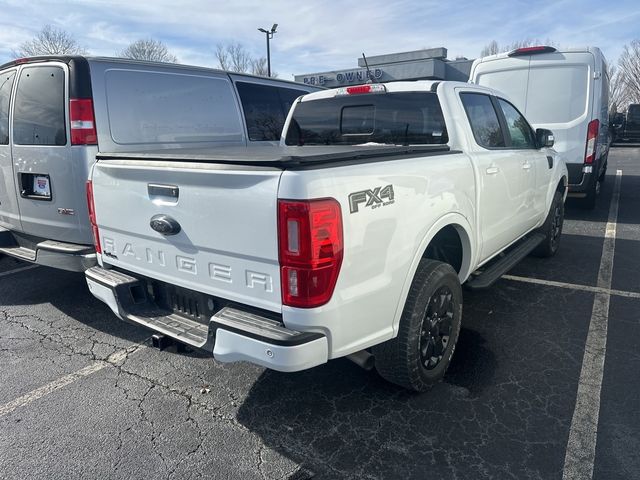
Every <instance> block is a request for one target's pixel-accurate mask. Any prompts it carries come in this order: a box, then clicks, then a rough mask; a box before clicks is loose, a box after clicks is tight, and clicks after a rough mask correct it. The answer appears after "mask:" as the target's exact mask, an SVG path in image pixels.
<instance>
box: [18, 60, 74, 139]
mask: <svg viewBox="0 0 640 480" xmlns="http://www.w3.org/2000/svg"><path fill="white" fill-rule="evenodd" d="M64 108H65V105H64V70H62V68H60V67H50V66H37V67H26V68H24V69H23V70H22V72H21V73H20V80H19V81H18V90H17V92H16V100H15V107H14V113H13V142H14V143H15V144H17V145H58V146H61V145H66V144H67V128H66V124H65V112H64Z"/></svg>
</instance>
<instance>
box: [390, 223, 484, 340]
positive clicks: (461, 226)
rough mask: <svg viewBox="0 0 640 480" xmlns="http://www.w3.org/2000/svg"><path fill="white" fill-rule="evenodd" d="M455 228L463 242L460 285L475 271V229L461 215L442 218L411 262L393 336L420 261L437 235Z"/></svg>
mask: <svg viewBox="0 0 640 480" xmlns="http://www.w3.org/2000/svg"><path fill="white" fill-rule="evenodd" d="M449 225H451V226H453V227H454V228H455V229H456V231H457V232H458V235H459V236H460V240H461V242H462V251H463V254H462V266H461V267H460V272H458V278H459V279H460V283H463V282H464V281H465V280H466V279H467V278H468V277H469V275H470V274H471V272H472V271H473V268H472V265H474V262H475V261H476V259H475V258H474V255H475V252H477V250H478V249H477V248H476V242H475V236H474V234H473V233H472V232H473V229H472V228H471V224H470V223H469V221H468V220H467V219H466V217H464V216H463V215H461V214H459V213H449V214H446V215H444V216H443V217H440V219H438V220H437V221H436V222H435V223H434V224H433V226H432V227H431V228H430V229H429V231H428V232H427V234H426V235H425V237H424V238H423V240H422V242H421V243H420V245H419V247H418V248H417V250H416V252H415V254H414V257H413V261H412V262H411V266H410V268H409V271H408V272H407V276H406V278H405V280H404V284H403V287H402V292H401V295H400V299H399V302H398V306H397V308H396V312H395V315H394V318H393V336H394V337H395V336H396V335H397V334H398V328H399V324H400V318H401V317H402V311H403V310H404V304H405V302H406V301H407V296H408V295H409V289H410V288H411V282H412V281H413V277H414V276H415V274H416V271H417V270H418V264H419V263H420V260H422V256H423V255H424V253H425V252H426V250H427V247H428V246H429V243H431V241H432V240H433V238H434V237H435V236H436V234H437V233H438V232H439V231H440V230H442V229H443V228H444V227H446V226H449Z"/></svg>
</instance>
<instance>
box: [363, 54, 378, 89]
mask: <svg viewBox="0 0 640 480" xmlns="http://www.w3.org/2000/svg"><path fill="white" fill-rule="evenodd" d="M362 59H363V60H364V66H365V67H367V77H369V79H368V80H367V83H378V80H377V79H376V77H375V76H374V75H373V74H372V73H371V69H370V68H369V64H368V63H367V57H365V55H364V52H362Z"/></svg>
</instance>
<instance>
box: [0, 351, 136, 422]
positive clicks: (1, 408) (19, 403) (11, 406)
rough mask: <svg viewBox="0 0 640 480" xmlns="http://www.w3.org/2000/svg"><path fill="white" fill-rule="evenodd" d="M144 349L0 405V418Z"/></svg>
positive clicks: (116, 355)
mask: <svg viewBox="0 0 640 480" xmlns="http://www.w3.org/2000/svg"><path fill="white" fill-rule="evenodd" d="M143 348H145V345H143V344H138V345H135V346H133V347H130V348H127V349H126V350H120V351H118V352H115V353H113V354H111V355H110V356H109V357H108V358H107V359H106V360H105V361H99V362H95V363H93V364H91V365H88V366H86V367H84V368H81V369H80V370H77V371H75V372H73V373H70V374H68V375H65V376H63V377H60V378H58V379H57V380H54V381H53V382H50V383H47V384H46V385H43V386H42V387H40V388H36V389H35V390H32V391H30V392H29V393H26V394H25V395H23V396H21V397H18V398H16V399H15V400H13V401H11V402H9V403H5V404H4V405H0V418H2V417H4V416H5V415H8V414H9V413H11V412H13V411H14V410H16V409H17V408H20V407H24V406H25V405H28V404H30V403H32V402H35V401H36V400H38V399H40V398H42V397H46V396H47V395H49V394H50V393H53V392H55V391H56V390H60V389H61V388H63V387H66V386H67V385H70V384H72V383H73V382H76V381H78V380H80V379H82V378H85V377H88V376H89V375H92V374H94V373H96V372H99V371H100V370H102V369H103V368H106V367H108V366H109V365H115V364H117V363H119V362H121V361H122V360H124V359H125V358H127V356H128V355H131V354H133V353H135V352H137V351H138V350H141V349H143Z"/></svg>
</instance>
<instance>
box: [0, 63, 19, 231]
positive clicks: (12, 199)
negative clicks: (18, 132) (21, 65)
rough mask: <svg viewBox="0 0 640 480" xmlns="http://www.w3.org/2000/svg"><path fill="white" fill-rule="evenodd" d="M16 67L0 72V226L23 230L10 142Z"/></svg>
mask: <svg viewBox="0 0 640 480" xmlns="http://www.w3.org/2000/svg"><path fill="white" fill-rule="evenodd" d="M15 81H16V69H12V70H5V71H3V72H1V73H0V176H1V177H2V180H0V226H2V227H6V228H9V229H11V230H15V229H18V230H21V229H22V225H21V223H20V210H19V209H18V192H17V190H16V186H15V182H14V180H13V179H14V175H13V162H12V161H11V145H10V143H9V125H10V122H9V111H10V108H9V107H10V105H11V98H12V90H13V85H14V84H15Z"/></svg>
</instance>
